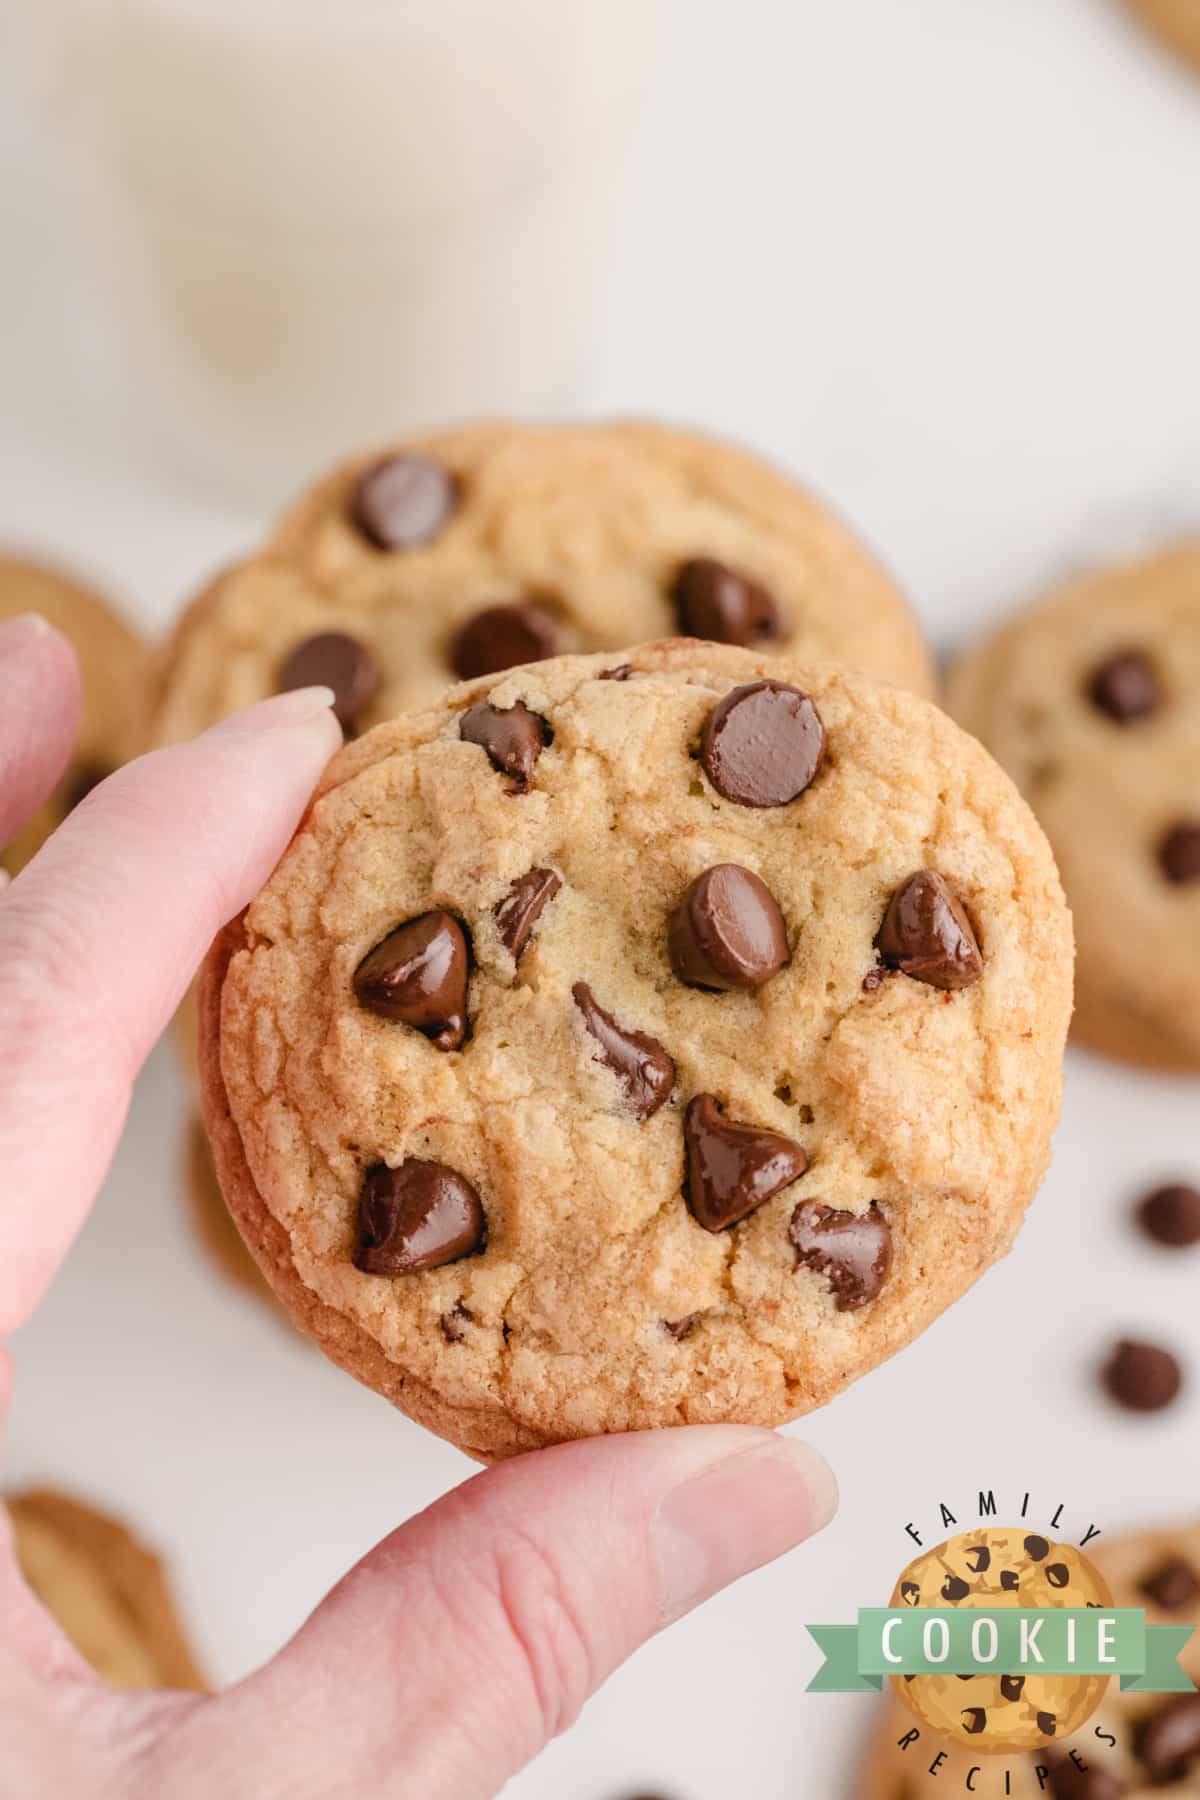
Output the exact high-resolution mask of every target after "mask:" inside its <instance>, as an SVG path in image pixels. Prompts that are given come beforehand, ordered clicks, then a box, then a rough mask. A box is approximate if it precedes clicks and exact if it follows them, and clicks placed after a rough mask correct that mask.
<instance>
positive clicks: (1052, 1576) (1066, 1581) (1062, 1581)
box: [1045, 1563, 1071, 1588]
mask: <svg viewBox="0 0 1200 1800" xmlns="http://www.w3.org/2000/svg"><path fill="white" fill-rule="evenodd" d="M1045 1576H1046V1580H1047V1581H1048V1582H1049V1583H1050V1586H1051V1587H1052V1588H1065V1587H1069V1586H1070V1584H1071V1571H1070V1570H1069V1569H1068V1567H1067V1565H1066V1563H1047V1564H1046V1568H1045Z"/></svg>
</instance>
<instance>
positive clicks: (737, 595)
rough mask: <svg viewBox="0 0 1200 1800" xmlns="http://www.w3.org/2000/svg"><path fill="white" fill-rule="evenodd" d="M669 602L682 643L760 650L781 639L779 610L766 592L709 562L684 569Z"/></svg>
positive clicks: (707, 558)
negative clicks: (696, 640)
mask: <svg viewBox="0 0 1200 1800" xmlns="http://www.w3.org/2000/svg"><path fill="white" fill-rule="evenodd" d="M671 597H672V599H673V600H674V602H675V616H676V618H677V619H678V621H679V629H680V631H682V632H683V633H684V634H685V636H687V637H695V638H708V639H709V641H710V642H711V643H714V644H762V643H767V642H768V641H769V640H770V639H772V638H778V637H781V636H782V635H783V630H782V626H781V625H780V621H779V609H778V607H777V606H776V605H775V602H774V600H773V599H772V598H771V596H770V594H768V592H767V590H766V588H764V587H760V586H759V585H758V583H757V582H754V581H747V579H746V577H745V576H744V575H739V574H737V573H736V571H735V570H733V569H729V568H726V566H725V564H724V563H719V562H716V561H714V560H713V558H712V557H710V556H697V557H693V559H692V560H691V561H690V562H686V563H684V565H683V567H682V568H681V569H680V571H679V573H678V575H677V576H676V577H675V585H674V587H673V589H672V593H671Z"/></svg>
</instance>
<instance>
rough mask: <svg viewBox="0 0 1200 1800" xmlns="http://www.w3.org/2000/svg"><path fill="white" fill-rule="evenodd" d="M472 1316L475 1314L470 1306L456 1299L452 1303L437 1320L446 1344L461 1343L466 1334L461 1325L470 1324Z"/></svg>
mask: <svg viewBox="0 0 1200 1800" xmlns="http://www.w3.org/2000/svg"><path fill="white" fill-rule="evenodd" d="M474 1318H475V1314H474V1313H473V1312H472V1311H471V1309H470V1307H469V1306H464V1305H463V1303H462V1301H461V1300H456V1301H455V1302H454V1305H453V1306H452V1307H451V1308H450V1311H449V1312H444V1313H443V1314H442V1316H441V1318H440V1319H439V1321H438V1323H439V1324H440V1325H441V1328H442V1336H443V1337H444V1338H445V1340H446V1342H447V1343H448V1344H461V1343H462V1341H463V1339H464V1338H465V1337H466V1335H467V1334H466V1332H465V1331H464V1330H463V1326H464V1325H470V1324H471V1323H472V1322H473V1320H474Z"/></svg>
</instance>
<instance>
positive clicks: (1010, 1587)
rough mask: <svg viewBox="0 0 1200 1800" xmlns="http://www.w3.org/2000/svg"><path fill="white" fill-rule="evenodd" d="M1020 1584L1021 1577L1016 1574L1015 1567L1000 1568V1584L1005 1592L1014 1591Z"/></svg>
mask: <svg viewBox="0 0 1200 1800" xmlns="http://www.w3.org/2000/svg"><path fill="white" fill-rule="evenodd" d="M1020 1585H1021V1577H1020V1576H1019V1575H1018V1574H1017V1571H1016V1570H1015V1569H1001V1571H1000V1586H1001V1587H1002V1588H1003V1589H1004V1591H1005V1593H1008V1594H1012V1593H1015V1592H1016V1590H1017V1588H1019V1587H1020Z"/></svg>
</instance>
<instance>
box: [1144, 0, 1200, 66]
mask: <svg viewBox="0 0 1200 1800" xmlns="http://www.w3.org/2000/svg"><path fill="white" fill-rule="evenodd" d="M1126 3H1127V4H1128V6H1129V7H1130V8H1131V9H1132V11H1133V12H1135V13H1136V14H1137V16H1138V18H1139V19H1141V20H1142V22H1143V24H1145V25H1148V26H1149V27H1150V29H1151V31H1155V32H1157V33H1158V35H1159V37H1161V38H1164V39H1165V40H1166V42H1167V43H1168V44H1169V45H1170V46H1171V48H1172V49H1173V50H1176V51H1178V52H1179V54H1180V55H1181V56H1185V57H1186V58H1187V59H1188V61H1189V62H1191V63H1193V64H1194V65H1195V66H1196V67H1197V68H1200V0H1126Z"/></svg>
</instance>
